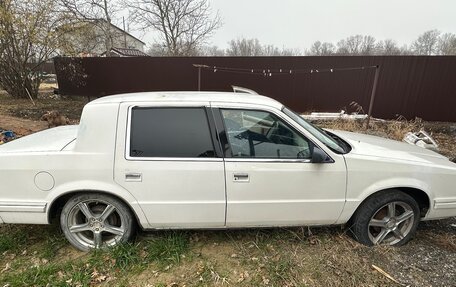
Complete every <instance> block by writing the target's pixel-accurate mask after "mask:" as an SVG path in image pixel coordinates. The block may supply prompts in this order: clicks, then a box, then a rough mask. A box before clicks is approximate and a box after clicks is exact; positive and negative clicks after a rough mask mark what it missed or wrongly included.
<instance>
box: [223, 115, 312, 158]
mask: <svg viewBox="0 0 456 287" xmlns="http://www.w3.org/2000/svg"><path fill="white" fill-rule="evenodd" d="M222 116H223V120H224V122H225V128H226V131H227V133H228V141H229V143H230V146H231V151H232V156H233V157H247V158H286V159H308V158H310V157H311V153H310V149H309V142H308V141H307V139H305V138H304V137H303V136H302V135H300V134H298V133H297V132H296V131H294V130H293V129H292V128H290V127H289V126H288V125H287V124H285V123H284V122H283V121H282V120H281V119H279V118H278V117H277V116H275V115H274V114H271V113H268V112H263V111H249V110H222Z"/></svg>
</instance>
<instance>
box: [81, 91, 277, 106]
mask: <svg viewBox="0 0 456 287" xmlns="http://www.w3.org/2000/svg"><path fill="white" fill-rule="evenodd" d="M150 101H152V102H170V101H171V102H172V101H178V102H182V101H188V102H196V101H198V102H228V103H243V104H256V105H265V106H271V107H274V108H278V109H281V108H282V107H283V105H282V104H281V103H279V102H278V101H276V100H274V99H271V98H269V97H265V96H260V95H252V94H247V93H228V92H140V93H129V94H118V95H112V96H106V97H102V98H98V99H96V100H94V101H92V102H90V103H89V104H101V103H123V102H150Z"/></svg>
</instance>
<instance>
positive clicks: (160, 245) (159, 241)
mask: <svg viewBox="0 0 456 287" xmlns="http://www.w3.org/2000/svg"><path fill="white" fill-rule="evenodd" d="M188 249H189V237H188V234H187V233H185V232H176V231H170V232H166V233H164V234H163V235H162V236H157V237H156V238H154V239H152V240H150V241H149V242H148V243H147V245H146V248H145V250H146V252H147V255H146V257H147V259H148V260H149V261H154V262H157V264H158V265H159V266H161V267H165V266H167V265H169V264H177V263H179V262H180V260H181V256H182V255H184V254H185V253H186V252H187V251H188Z"/></svg>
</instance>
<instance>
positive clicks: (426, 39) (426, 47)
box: [411, 30, 440, 55]
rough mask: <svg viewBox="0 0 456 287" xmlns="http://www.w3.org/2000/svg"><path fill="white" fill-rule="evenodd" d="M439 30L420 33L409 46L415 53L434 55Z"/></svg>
mask: <svg viewBox="0 0 456 287" xmlns="http://www.w3.org/2000/svg"><path fill="white" fill-rule="evenodd" d="M439 36H440V31H438V30H429V31H426V32H424V33H423V34H421V35H420V36H419V37H418V39H416V40H415V41H414V42H413V43H412V46H411V50H412V52H413V53H415V54H417V55H436V54H437V53H438V44H439Z"/></svg>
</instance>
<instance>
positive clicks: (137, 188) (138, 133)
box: [115, 103, 226, 228]
mask: <svg viewBox="0 0 456 287" xmlns="http://www.w3.org/2000/svg"><path fill="white" fill-rule="evenodd" d="M207 104H208V103H193V105H194V106H192V107H188V106H186V105H185V103H169V104H168V105H165V106H163V104H161V105H160V106H153V105H147V106H144V104H140V103H139V104H138V105H131V104H128V105H127V104H122V105H121V108H120V111H119V113H120V116H119V125H121V124H122V123H123V124H125V123H127V131H126V133H124V134H122V129H119V131H120V132H119V135H118V138H117V150H116V163H115V181H116V182H117V183H118V184H120V185H121V186H123V187H124V188H125V189H127V190H128V191H130V192H131V193H132V194H133V195H134V196H135V197H136V199H137V201H138V203H139V205H140V207H141V208H142V210H143V211H144V213H145V215H146V217H147V220H148V224H143V225H144V226H143V227H145V228H199V227H223V226H224V225H225V204H226V199H225V178H224V163H223V159H222V157H221V156H220V148H218V149H217V146H216V145H214V138H215V127H214V125H213V123H212V122H209V120H208V115H210V113H211V111H210V110H209V109H207V108H205V107H204V106H205V105H207ZM187 105H188V104H187Z"/></svg>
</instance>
